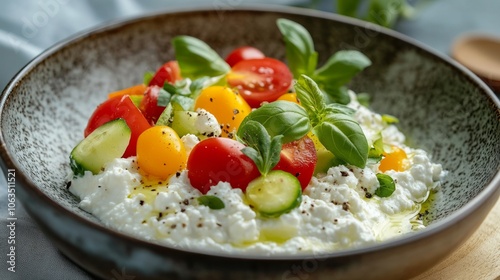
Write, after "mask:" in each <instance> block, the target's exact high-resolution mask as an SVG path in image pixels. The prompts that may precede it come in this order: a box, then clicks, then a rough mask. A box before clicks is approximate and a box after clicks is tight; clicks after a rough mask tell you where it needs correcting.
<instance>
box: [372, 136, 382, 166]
mask: <svg viewBox="0 0 500 280" xmlns="http://www.w3.org/2000/svg"><path fill="white" fill-rule="evenodd" d="M383 154H384V141H382V135H381V136H380V138H378V139H377V140H375V142H373V147H371V148H370V151H369V152H368V158H370V159H372V160H373V161H375V162H379V161H380V160H382V156H383Z"/></svg>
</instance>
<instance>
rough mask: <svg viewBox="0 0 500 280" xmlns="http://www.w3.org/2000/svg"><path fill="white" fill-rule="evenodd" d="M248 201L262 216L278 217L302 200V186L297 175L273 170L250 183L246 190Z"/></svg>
mask: <svg viewBox="0 0 500 280" xmlns="http://www.w3.org/2000/svg"><path fill="white" fill-rule="evenodd" d="M245 196H246V198H247V200H248V203H249V204H250V206H251V207H253V209H254V210H256V211H257V212H259V213H260V214H261V215H262V216H266V217H277V216H279V215H281V214H284V213H287V212H289V211H290V210H292V209H294V208H295V207H297V206H299V205H300V203H301V202H302V188H301V186H300V182H299V180H298V179H297V177H295V176H293V175H292V174H290V173H288V172H285V171H281V170H273V171H271V172H269V173H268V174H267V175H266V176H261V177H259V178H257V179H255V180H253V181H252V182H250V184H248V187H247V189H246V192H245Z"/></svg>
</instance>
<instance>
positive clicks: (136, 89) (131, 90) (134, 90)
mask: <svg viewBox="0 0 500 280" xmlns="http://www.w3.org/2000/svg"><path fill="white" fill-rule="evenodd" d="M146 89H147V87H146V85H144V84H139V85H135V86H131V87H128V88H125V89H122V90H119V91H114V92H111V93H110V94H108V98H110V99H111V98H113V97H116V96H122V95H142V94H144V92H146Z"/></svg>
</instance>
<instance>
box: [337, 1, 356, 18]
mask: <svg viewBox="0 0 500 280" xmlns="http://www.w3.org/2000/svg"><path fill="white" fill-rule="evenodd" d="M360 3H361V0H337V12H338V13H339V14H341V15H345V16H349V17H356V15H357V12H358V8H359V4H360Z"/></svg>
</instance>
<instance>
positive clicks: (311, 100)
mask: <svg viewBox="0 0 500 280" xmlns="http://www.w3.org/2000/svg"><path fill="white" fill-rule="evenodd" d="M294 87H295V92H296V93H297V97H298V99H299V100H300V104H301V105H302V107H304V109H306V112H307V114H308V115H309V120H310V121H311V125H312V126H315V125H316V124H318V123H319V121H320V117H321V115H322V114H323V112H324V110H325V107H326V104H325V100H324V98H323V94H322V92H321V90H320V89H319V87H318V85H317V84H316V82H314V81H313V80H312V79H311V78H309V77H308V76H306V75H302V76H300V78H299V80H298V81H297V82H296V83H295V85H294Z"/></svg>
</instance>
